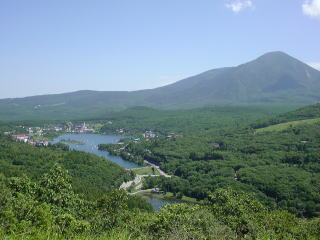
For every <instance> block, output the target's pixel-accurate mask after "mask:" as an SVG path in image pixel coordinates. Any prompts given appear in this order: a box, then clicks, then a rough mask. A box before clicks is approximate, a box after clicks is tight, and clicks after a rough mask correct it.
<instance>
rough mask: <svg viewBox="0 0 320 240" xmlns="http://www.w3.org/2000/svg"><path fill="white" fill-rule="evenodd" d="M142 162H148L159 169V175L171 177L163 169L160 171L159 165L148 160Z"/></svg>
mask: <svg viewBox="0 0 320 240" xmlns="http://www.w3.org/2000/svg"><path fill="white" fill-rule="evenodd" d="M144 163H146V164H148V165H150V166H152V167H154V168H156V169H157V170H158V171H159V173H160V175H161V176H164V177H171V176H170V175H169V174H166V173H165V172H164V171H162V170H161V169H160V167H159V166H157V165H155V164H153V163H151V162H149V161H147V160H144Z"/></svg>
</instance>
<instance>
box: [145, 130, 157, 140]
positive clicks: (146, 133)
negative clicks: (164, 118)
mask: <svg viewBox="0 0 320 240" xmlns="http://www.w3.org/2000/svg"><path fill="white" fill-rule="evenodd" d="M142 136H143V138H146V139H148V138H155V137H156V136H157V135H156V134H155V133H154V132H152V131H146V132H145V133H144V134H142Z"/></svg>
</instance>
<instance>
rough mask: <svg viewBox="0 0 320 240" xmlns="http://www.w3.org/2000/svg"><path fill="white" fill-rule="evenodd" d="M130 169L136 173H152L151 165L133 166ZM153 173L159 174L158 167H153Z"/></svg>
mask: <svg viewBox="0 0 320 240" xmlns="http://www.w3.org/2000/svg"><path fill="white" fill-rule="evenodd" d="M132 171H133V172H134V173H135V174H137V175H152V168H151V167H143V168H133V169H132ZM154 175H160V174H159V171H158V169H156V168H155V169H154Z"/></svg>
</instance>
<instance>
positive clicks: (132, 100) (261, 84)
mask: <svg viewBox="0 0 320 240" xmlns="http://www.w3.org/2000/svg"><path fill="white" fill-rule="evenodd" d="M319 92H320V72H319V71H317V70H315V69H313V68H311V67H309V66H308V65H306V64H304V63H303V62H301V61H299V60H297V59H295V58H293V57H291V56H289V55H287V54H285V53H282V52H271V53H267V54H265V55H263V56H261V57H259V58H257V59H255V60H253V61H251V62H248V63H245V64H242V65H239V66H237V67H228V68H221V69H214V70H210V71H207V72H204V73H201V74H199V75H196V76H193V77H190V78H187V79H184V80H181V81H178V82H176V83H174V84H170V85H167V86H164V87H160V88H155V89H150V90H141V91H133V92H125V91H122V92H121V91H120V92H103V91H100V92H99V91H78V92H73V93H65V94H53V95H42V96H34V97H26V98H16V99H2V100H0V120H21V119H51V120H52V119H71V118H81V117H85V116H96V115H101V114H106V113H110V112H114V111H120V110H123V109H126V108H129V107H134V106H148V107H153V108H161V109H181V108H183V109H186V108H196V107H205V106H214V105H222V106H225V105H233V104H299V105H306V104H311V103H316V102H318V101H319V100H320V95H319Z"/></svg>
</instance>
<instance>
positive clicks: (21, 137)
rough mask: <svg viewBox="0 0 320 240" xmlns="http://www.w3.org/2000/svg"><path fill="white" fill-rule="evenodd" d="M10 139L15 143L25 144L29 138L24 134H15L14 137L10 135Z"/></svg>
mask: <svg viewBox="0 0 320 240" xmlns="http://www.w3.org/2000/svg"><path fill="white" fill-rule="evenodd" d="M11 137H12V139H13V140H15V141H17V142H24V143H27V142H28V139H29V136H28V135H26V134H16V135H11Z"/></svg>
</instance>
